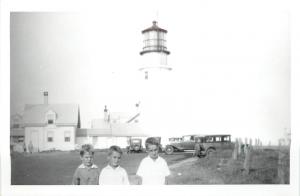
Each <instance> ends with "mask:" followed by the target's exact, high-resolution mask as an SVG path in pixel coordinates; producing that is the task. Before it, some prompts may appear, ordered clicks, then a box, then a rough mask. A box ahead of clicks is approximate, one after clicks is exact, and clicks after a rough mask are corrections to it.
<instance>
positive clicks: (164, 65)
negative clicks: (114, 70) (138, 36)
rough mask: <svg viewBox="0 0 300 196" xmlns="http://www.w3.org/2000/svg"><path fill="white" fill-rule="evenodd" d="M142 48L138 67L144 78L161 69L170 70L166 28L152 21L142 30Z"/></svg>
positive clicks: (148, 77) (149, 77)
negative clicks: (140, 65) (140, 63)
mask: <svg viewBox="0 0 300 196" xmlns="http://www.w3.org/2000/svg"><path fill="white" fill-rule="evenodd" d="M142 34H143V37H144V40H143V50H142V51H141V52H140V55H141V56H142V67H141V68H140V69H139V70H140V71H141V72H143V73H144V78H145V79H146V80H147V79H151V77H153V75H155V74H157V73H160V72H161V71H171V70H172V68H171V67H170V66H168V61H167V57H168V55H169V54H170V52H169V51H168V50H167V40H166V35H167V30H165V29H162V28H160V27H158V26H157V22H156V21H153V25H152V26H151V27H149V28H147V29H145V30H143V31H142Z"/></svg>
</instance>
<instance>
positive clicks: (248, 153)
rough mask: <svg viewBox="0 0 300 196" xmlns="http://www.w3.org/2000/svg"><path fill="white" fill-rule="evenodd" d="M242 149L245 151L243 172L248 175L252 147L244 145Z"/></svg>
mask: <svg viewBox="0 0 300 196" xmlns="http://www.w3.org/2000/svg"><path fill="white" fill-rule="evenodd" d="M244 149H245V160H244V171H245V174H249V172H250V164H251V154H252V147H251V146H248V145H245V146H244Z"/></svg>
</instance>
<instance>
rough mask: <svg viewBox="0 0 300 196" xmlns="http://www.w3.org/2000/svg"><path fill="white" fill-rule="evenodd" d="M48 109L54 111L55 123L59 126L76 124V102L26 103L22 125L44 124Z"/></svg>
mask: <svg viewBox="0 0 300 196" xmlns="http://www.w3.org/2000/svg"><path fill="white" fill-rule="evenodd" d="M48 111H53V112H55V113H56V121H55V124H56V125H59V126H78V124H79V123H80V122H78V121H79V116H78V115H79V106H78V105H77V104H35V105H33V104H26V105H25V109H24V114H23V120H22V122H23V123H22V124H23V126H41V125H45V123H46V122H45V117H46V116H45V115H46V113H47V112H48Z"/></svg>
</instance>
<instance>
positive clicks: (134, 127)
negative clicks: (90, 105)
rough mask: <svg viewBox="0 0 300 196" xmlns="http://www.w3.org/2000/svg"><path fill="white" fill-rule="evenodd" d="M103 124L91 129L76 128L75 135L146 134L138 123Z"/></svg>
mask: <svg viewBox="0 0 300 196" xmlns="http://www.w3.org/2000/svg"><path fill="white" fill-rule="evenodd" d="M99 120H100V119H99ZM102 125H103V126H99V127H93V128H92V129H77V131H76V136H78V137H86V136H99V137H144V136H147V134H145V133H144V132H143V130H142V129H141V127H140V125H139V124H138V123H106V125H105V123H103V124H102Z"/></svg>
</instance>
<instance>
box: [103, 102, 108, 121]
mask: <svg viewBox="0 0 300 196" xmlns="http://www.w3.org/2000/svg"><path fill="white" fill-rule="evenodd" d="M104 121H105V122H109V115H108V110H107V107H106V105H105V106H104Z"/></svg>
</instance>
